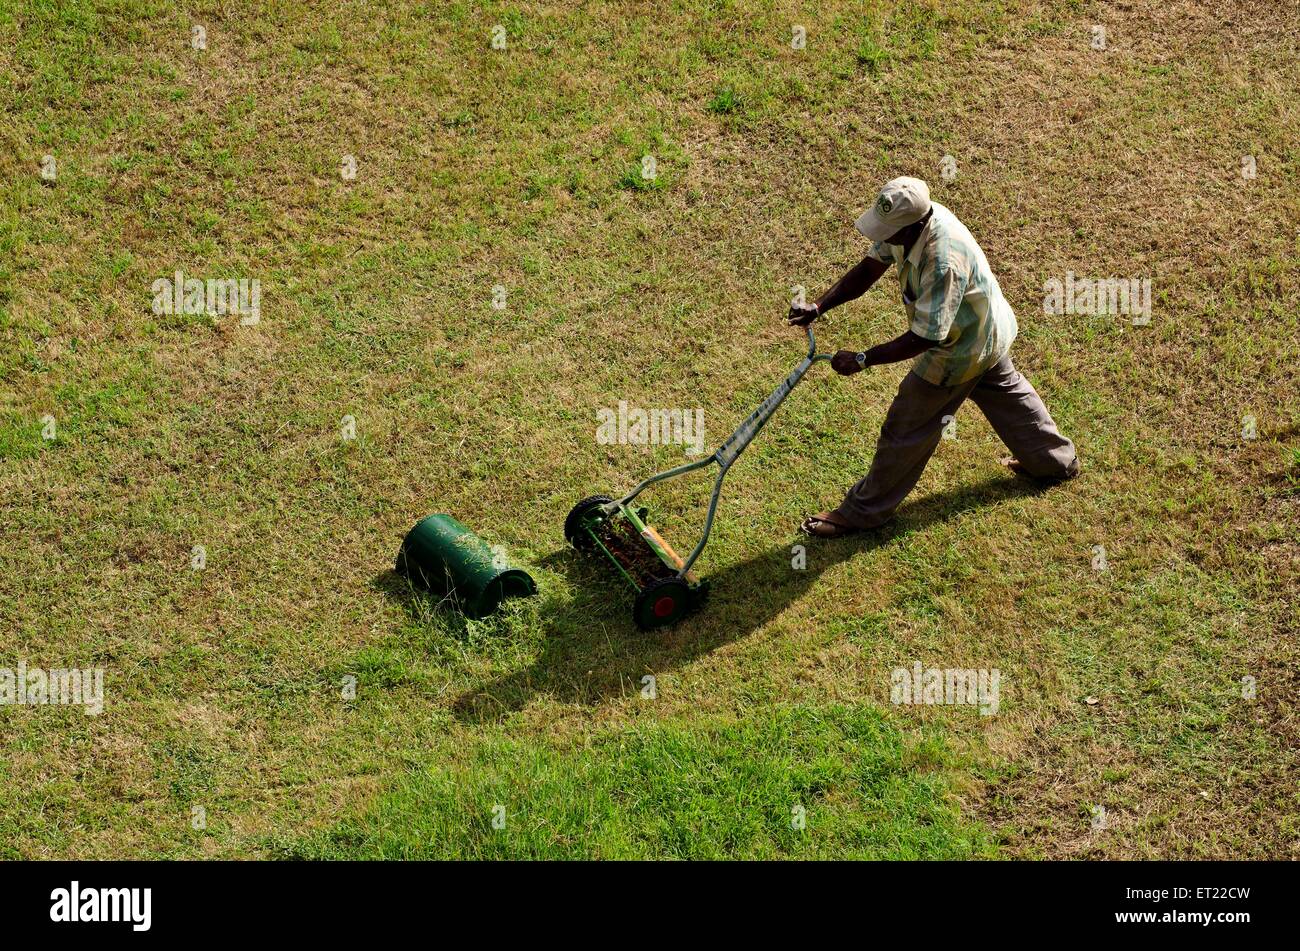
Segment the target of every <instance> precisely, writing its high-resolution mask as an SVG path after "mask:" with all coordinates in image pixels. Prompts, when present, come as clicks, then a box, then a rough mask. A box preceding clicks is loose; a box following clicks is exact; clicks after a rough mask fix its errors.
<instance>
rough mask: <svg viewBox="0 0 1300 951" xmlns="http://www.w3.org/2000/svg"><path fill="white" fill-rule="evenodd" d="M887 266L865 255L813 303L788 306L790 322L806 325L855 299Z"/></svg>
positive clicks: (876, 279)
mask: <svg viewBox="0 0 1300 951" xmlns="http://www.w3.org/2000/svg"><path fill="white" fill-rule="evenodd" d="M888 268H889V265H888V264H885V263H883V262H881V261H877V260H876V259H875V258H873V257H865V258H863V259H862V260H861V261H859V262H858V263H857V264H855V265H853V267H851V268H849V270H848V272H847V273H846V274H845V275H844V276H843V277H842V278H840V279H839V280H838V281H836V282H835V283H834V285H832V286H831V289H830V290H828V291H827V292H826V293H825V294H823V295H822V296H821V297H820V298H819V299H818V300H817V302H816V303H815V304H803V305H799V304H796V305H794V306H792V307H791V308H790V317H789V320H790V323H792V324H794V325H795V326H798V327H803V326H806V325H807V324H810V323H812V322H813V321H814V320H816V319H817V318H818V317H820V316H821V315H822V314H824V313H826V311H828V310H831V309H832V308H835V307H839V306H840V305H841V304H847V303H848V302H849V301H851V300H857V299H858V298H859V297H861V296H862V295H863V294H865V293H866V292H867V291H868V290H870V289H871V285H872V284H875V283H876V281H878V280H880V275H882V274H884V273H885V271H886V270H887V269H888Z"/></svg>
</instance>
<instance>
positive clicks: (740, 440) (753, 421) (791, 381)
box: [600, 324, 832, 581]
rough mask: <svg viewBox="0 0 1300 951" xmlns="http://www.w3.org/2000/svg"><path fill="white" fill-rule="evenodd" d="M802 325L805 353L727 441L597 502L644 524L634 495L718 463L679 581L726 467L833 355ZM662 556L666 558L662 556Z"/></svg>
mask: <svg viewBox="0 0 1300 951" xmlns="http://www.w3.org/2000/svg"><path fill="white" fill-rule="evenodd" d="M804 329H805V330H807V331H808V353H807V354H806V355H805V356H804V358H803V359H802V360H800V361H799V363H798V365H796V366H795V368H794V369H793V370H791V371H790V374H789V375H788V376H787V377H786V378H785V379H784V380H782V381H781V383H780V385H779V386H777V388H776V389H774V390H773V391H772V392H771V394H770V395H769V396H768V397H767V399H765V400H763V402H762V403H760V404H759V405H758V409H756V410H754V412H752V413H750V414H749V416H748V418H746V419H745V421H744V422H743V423H741V424H740V426H739V427H737V429H736V431H735V432H734V433H732V434H731V435H730V436H728V437H727V441H726V442H724V443H723V444H722V445H721V446H719V447H718V449H717V450H716V451H715V452H714V453H713V455H711V456H705V457H704V458H703V459H697V460H695V461H694V462H688V463H686V464H685V465H681V466H677V467H676V468H673V469H668V470H666V471H664V472H658V473H656V474H654V475H652V476H650V478H648V479H646V480H645V481H643V482H642V483H640V484H639V485H638V486H636V488H634V489H633V490H632V491H631V492H629V493H628V494H627V495H625V496H623V497H622V498H621V499H615V500H614V501H613V502H608V503H606V504H604V505H602V506H600V509H601V511H602V513H603V514H605V515H606V516H610V515H613V514H614V513H615V512H619V511H621V512H622V513H623V514H624V515H626V516H627V517H629V518H630V519H631V520H632V523H633V524H634V525H636V526H637V527H638V528H643V527H644V526H643V525H642V523H641V519H640V518H637V517H636V515H637V513H635V512H634V511H633V510H632V509H631V508H629V505H630V503H631V502H632V500H633V499H635V498H636V497H637V496H638V495H640V494H641V493H642V492H644V491H645V490H646V489H648V488H649V487H650V486H652V485H654V484H655V483H656V482H663V481H664V480H666V479H673V478H676V477H677V476H681V475H686V473H688V472H694V471H695V470H697V469H703V468H704V467H705V466H709V465H713V464H714V463H717V465H718V478H717V480H716V481H714V483H713V494H712V495H711V496H710V497H709V511H708V514H707V515H705V517H704V531H703V533H702V534H701V535H700V540H699V543H698V544H696V546H695V549H694V550H693V551H692V552H691V553H690V555H689V556H688V557H687V558H686V559H685V560H684V561H683V562H682V563H681V564H680V565H679V566H676V567H677V569H678V570H677V578H678V579H680V580H682V581H689V580H690V579H689V578H687V573H688V572H689V571H690V570H691V566H692V565H693V564H695V560H696V559H697V558H699V557H700V553H701V552H703V551H704V546H705V545H707V544H708V541H709V533H710V532H712V531H713V518H714V516H715V515H716V514H717V511H718V498H719V496H720V495H721V494H722V480H723V479H725V478H726V477H727V471H728V470H729V469H730V468H731V466H732V464H733V463H734V462H735V461H736V460H737V459H738V458H740V454H741V453H743V452H744V451H745V447H747V446H748V445H749V444H750V443H751V442H753V440H754V437H755V436H757V435H758V433H759V430H761V429H762V428H763V427H764V426H765V425H767V421H768V420H769V419H771V418H772V416H773V415H774V414H775V413H776V411H777V408H778V407H780V405H781V404H782V403H784V402H785V398H786V397H787V396H789V395H790V393H791V391H792V390H794V388H795V387H796V386H798V385H799V381H800V380H802V379H803V378H804V375H805V374H806V373H807V372H808V371H809V370H810V369H811V368H812V366H813V364H815V363H818V362H820V361H822V360H830V359H831V357H832V354H829V353H818V352H817V340H816V338H815V337H814V336H813V329H812V325H811V324H809V325H807V326H806V327H805V328H804ZM654 547H656V549H658V546H657V545H656V546H654ZM660 557H661V558H662V557H664V553H663V552H660ZM665 560H666V561H667V560H668V559H666V558H665Z"/></svg>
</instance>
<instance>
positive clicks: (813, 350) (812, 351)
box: [804, 324, 834, 363]
mask: <svg viewBox="0 0 1300 951" xmlns="http://www.w3.org/2000/svg"><path fill="white" fill-rule="evenodd" d="M804 330H806V331H808V359H809V360H811V361H812V362H813V363H816V362H817V361H818V360H829V359H831V357H832V356H834V354H830V353H818V352H817V338H816V337H814V336H813V329H812V324H807V325H806V326H805V327H804Z"/></svg>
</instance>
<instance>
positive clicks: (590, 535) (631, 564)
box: [564, 326, 831, 630]
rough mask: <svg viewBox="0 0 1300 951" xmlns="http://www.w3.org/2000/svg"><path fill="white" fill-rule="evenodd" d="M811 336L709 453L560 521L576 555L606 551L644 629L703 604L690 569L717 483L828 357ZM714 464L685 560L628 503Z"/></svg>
mask: <svg viewBox="0 0 1300 951" xmlns="http://www.w3.org/2000/svg"><path fill="white" fill-rule="evenodd" d="M805 329H806V330H807V331H808V353H807V355H806V356H805V357H804V358H803V359H802V360H800V361H799V363H798V365H797V366H795V368H794V369H793V370H792V371H791V372H790V375H789V376H787V377H786V378H785V379H784V380H782V381H781V385H780V386H778V387H777V388H776V389H775V390H773V391H772V394H771V395H770V396H769V397H768V398H767V399H765V400H763V402H762V403H760V404H759V407H758V409H756V410H754V412H752V413H750V414H749V417H748V418H747V419H746V420H745V421H744V422H743V423H741V424H740V426H739V428H738V429H737V430H736V431H735V432H734V433H732V434H731V435H730V436H729V437H728V438H727V441H726V442H724V443H723V444H722V445H721V446H720V447H719V448H718V450H717V452H715V453H713V455H711V456H706V457H705V458H703V459H698V460H696V461H695V462H688V463H686V464H685V465H682V466H677V467H676V468H675V469H668V470H667V471H665V472H660V473H657V474H655V475H652V476H651V477H650V478H648V479H646V480H645V481H644V482H642V483H641V484H640V485H638V486H637V487H636V488H634V489H633V490H632V491H631V492H629V493H628V494H627V495H625V496H623V497H622V498H619V499H614V498H611V497H610V496H608V495H593V496H591V497H589V498H585V499H583V500H582V501H581V502H579V503H578V504H577V505H575V506H574V507H573V509H572V510H571V511H570V512H569V516H568V518H566V519H565V520H564V537H565V538H566V539H568V541H569V543H570V544H571V545H573V547H575V548H577V549H578V550H579V551H589V552H603V553H604V555H605V556H606V557H607V558H609V560H610V561H612V562H613V563H614V567H615V568H616V569H618V572H619V574H621V575H622V576H623V578H624V580H626V581H627V582H628V583H629V584H631V585H632V587H633V589H634V590H635V591H636V602H635V604H634V605H633V609H632V617H633V619H634V620H635V621H636V623H637V625H638V626H639V627H641V628H642V629H644V630H649V629H652V628H657V627H665V626H667V625H669V624H674V623H676V622H677V621H680V620H681V619H682V618H683V617H685V616H686V615H687V614H689V613H690V612H691V611H693V610H694V609H695V608H697V607H699V605H700V604H701V603H702V602H703V600H704V596H705V594H707V592H708V582H707V581H706V580H701V579H700V578H698V577H696V575H695V574H694V572H692V571H691V567H692V566H693V565H694V564H695V560H696V559H697V558H699V557H700V552H702V551H704V546H705V544H707V543H708V540H709V532H711V531H712V530H713V516H714V515H715V514H716V513H717V510H718V496H719V494H720V493H721V492H722V480H723V479H725V478H726V476H727V471H728V470H729V469H730V468H731V466H732V464H733V463H734V462H735V461H736V460H737V459H738V458H739V457H740V454H741V453H742V452H744V451H745V447H746V446H748V445H749V444H750V442H752V441H753V439H754V437H755V436H756V435H758V431H759V430H760V429H762V428H763V426H764V425H766V423H767V421H768V420H769V419H771V418H772V415H773V414H774V413H775V412H776V410H777V407H779V406H780V405H781V404H782V403H783V402H785V398H786V397H787V396H789V395H790V391H791V390H793V389H794V388H795V387H796V386H798V384H799V381H800V380H802V379H803V378H804V374H806V373H807V372H808V370H809V369H810V368H811V367H812V365H813V364H814V363H817V362H818V361H821V360H829V359H830V358H831V355H830V354H829V353H818V352H817V342H816V339H815V338H814V337H813V330H812V327H811V326H808V327H806V328H805ZM715 463H716V464H717V466H718V477H717V480H716V481H715V482H714V483H713V495H712V496H711V497H710V498H709V511H708V514H707V515H706V516H705V518H704V532H703V534H702V535H701V536H700V540H699V542H698V543H697V544H696V546H695V549H694V550H693V551H692V552H691V553H690V554H689V555H688V556H687V557H686V558H682V557H681V556H680V555H678V554H677V552H676V551H674V550H673V547H672V546H671V545H669V544H668V542H666V541H664V539H663V537H662V536H661V535H660V534H659V533H658V532H657V531H655V530H654V529H653V528H651V527H650V526H649V525H648V524H647V523H646V516H647V514H648V510H647V509H645V508H636V509H634V508H633V507H632V501H633V500H634V499H635V498H636V497H637V496H638V495H640V494H641V493H642V492H644V491H645V490H646V489H647V488H649V487H650V486H652V485H654V484H655V483H656V482H663V481H664V480H665V479H673V478H676V477H677V476H681V475H686V473H688V472H694V471H695V470H696V469H702V468H704V467H705V466H709V465H713V464H715Z"/></svg>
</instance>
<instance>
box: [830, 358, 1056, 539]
mask: <svg viewBox="0 0 1300 951" xmlns="http://www.w3.org/2000/svg"><path fill="white" fill-rule="evenodd" d="M967 397H969V398H970V399H971V400H973V401H974V403H975V405H976V406H978V407H979V408H980V411H981V412H982V413H983V414H984V416H985V418H987V419H988V421H989V423H990V425H992V426H993V429H994V431H995V432H996V433H997V434H998V436H999V437H1000V438H1001V439H1002V441H1003V442H1004V443H1006V444H1007V448H1008V449H1010V450H1011V452H1012V454H1014V455H1015V457H1016V458H1017V459H1019V460H1020V462H1021V464H1022V465H1023V466H1024V467H1025V470H1026V471H1027V472H1028V473H1029V474H1030V475H1032V476H1035V477H1037V478H1040V479H1068V478H1070V477H1071V476H1074V475H1076V474H1077V473H1078V471H1079V460H1078V458H1077V457H1076V455H1075V451H1074V443H1072V442H1070V440H1068V439H1066V438H1065V437H1064V436H1062V435H1061V434H1060V432H1058V431H1057V429H1056V423H1054V422H1053V421H1052V417H1051V414H1050V413H1048V412H1047V407H1046V406H1044V405H1043V400H1042V397H1040V396H1039V395H1038V393H1037V391H1035V390H1034V388H1033V386H1032V385H1030V383H1029V381H1028V380H1026V379H1025V378H1024V377H1023V376H1021V375H1020V371H1019V370H1017V369H1016V368H1015V367H1014V366H1013V365H1012V363H1011V357H1010V355H1007V356H1004V357H1003V358H1002V359H1001V360H999V361H998V362H997V363H995V364H994V365H993V366H991V367H990V368H989V369H988V370H986V371H984V373H983V375H981V376H978V377H976V378H975V379H973V380H968V381H967V382H965V383H962V384H959V385H957V386H937V385H935V384H933V383H927V382H926V381H925V380H923V379H921V378H920V377H919V376H917V375H916V374H915V373H908V374H907V376H905V377H904V378H903V382H902V384H901V385H900V386H899V387H898V395H897V396H895V397H894V402H893V403H892V404H891V405H890V407H889V412H888V414H886V416H885V424H884V425H883V426H882V427H881V428H880V440H879V442H877V444H876V457H875V459H873V460H872V462H871V471H870V472H868V473H867V474H866V476H865V477H864V478H863V479H862V480H861V481H860V482H858V484H857V485H855V486H854V487H853V488H851V489H849V492H848V495H846V496H845V497H844V501H843V502H841V503H840V507H839V508H837V509H836V510H835V512H836V514H838V515H840V516H842V517H843V518H844V520H845V521H847V522H848V523H849V524H851V525H854V526H856V527H858V528H875V527H876V526H878V525H883V524H885V522H888V521H889V520H890V519H891V518H892V517H893V515H894V510H895V509H896V508H898V506H899V505H900V504H901V503H902V501H903V499H905V498H906V497H907V493H909V492H911V491H912V489H913V488H914V487H915V485H916V483H917V481H918V480H919V479H920V478H921V473H922V472H924V471H925V464H926V463H927V462H929V461H930V456H932V455H933V454H934V450H935V449H936V448H937V447H938V445H939V439H940V438H941V437H942V435H943V428H944V425H945V419H944V417H955V416H956V413H957V408H958V407H959V406H961V404H962V403H964V402H966V399H967Z"/></svg>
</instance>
